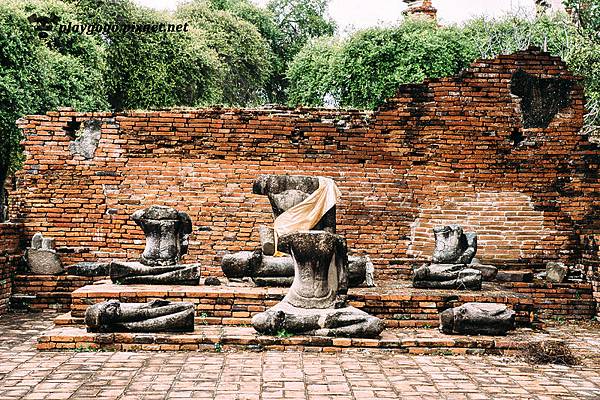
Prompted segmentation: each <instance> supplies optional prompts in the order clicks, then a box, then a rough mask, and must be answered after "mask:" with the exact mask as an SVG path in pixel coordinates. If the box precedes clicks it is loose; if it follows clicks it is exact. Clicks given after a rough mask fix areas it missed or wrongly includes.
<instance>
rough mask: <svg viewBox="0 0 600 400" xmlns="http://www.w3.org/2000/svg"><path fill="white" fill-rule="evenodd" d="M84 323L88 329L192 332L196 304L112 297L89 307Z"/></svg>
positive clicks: (90, 330)
mask: <svg viewBox="0 0 600 400" xmlns="http://www.w3.org/2000/svg"><path fill="white" fill-rule="evenodd" d="M85 324H86V325H87V330H88V332H146V333H152V332H192V331H193V330H194V304H192V303H174V302H171V301H167V300H154V301H151V302H149V303H121V302H119V301H118V300H110V301H105V302H102V303H98V304H94V305H92V306H90V307H88V308H87V310H86V312H85Z"/></svg>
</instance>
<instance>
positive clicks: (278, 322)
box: [252, 231, 384, 337]
mask: <svg viewBox="0 0 600 400" xmlns="http://www.w3.org/2000/svg"><path fill="white" fill-rule="evenodd" d="M279 246H280V248H281V249H282V250H283V251H285V252H286V253H289V254H291V255H292V257H293V260H294V271H295V275H294V281H293V283H292V286H291V287H290V289H289V292H288V293H287V295H286V296H285V298H284V299H283V300H282V301H281V302H280V303H278V304H277V305H275V306H274V307H272V308H270V309H269V310H267V311H265V312H263V313H260V314H257V315H255V316H254V318H253V319H252V325H253V326H254V328H255V329H256V330H257V331H258V332H260V333H262V334H268V335H275V334H277V333H278V332H279V331H282V330H285V331H287V332H290V333H294V334H304V335H318V336H349V337H376V336H378V335H379V334H380V333H381V331H382V330H383V329H384V324H383V322H382V321H381V320H380V319H379V318H376V317H373V316H371V315H369V314H367V313H365V312H364V311H361V310H359V309H357V308H354V307H351V306H349V305H348V304H347V301H346V297H347V290H348V285H347V282H348V271H347V265H348V260H347V247H346V241H345V240H344V239H343V238H342V237H341V236H338V235H334V234H332V233H329V232H326V231H308V232H296V233H290V234H287V235H285V236H282V237H281V238H280V242H279Z"/></svg>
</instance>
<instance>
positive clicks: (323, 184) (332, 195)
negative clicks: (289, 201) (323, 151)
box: [274, 177, 342, 257]
mask: <svg viewBox="0 0 600 400" xmlns="http://www.w3.org/2000/svg"><path fill="white" fill-rule="evenodd" d="M341 195H342V193H341V192H340V189H338V187H337V185H336V184H335V182H334V181H333V179H331V178H323V177H319V188H318V189H317V190H315V191H314V192H313V193H312V194H311V195H310V196H308V197H307V198H306V199H305V200H304V201H303V202H302V203H300V204H297V205H295V206H294V207H292V208H290V209H289V210H287V211H286V212H284V213H283V214H281V215H280V216H279V217H277V218H276V219H275V224H274V229H275V249H277V237H278V236H283V235H286V234H288V233H292V232H300V231H309V230H311V229H312V228H313V227H314V226H315V225H317V223H318V222H319V220H320V219H321V218H323V215H325V214H326V213H327V211H329V210H331V208H333V206H335V205H336V204H337V202H338V201H339V199H340V197H341ZM275 256H279V257H280V256H281V253H280V252H276V253H275Z"/></svg>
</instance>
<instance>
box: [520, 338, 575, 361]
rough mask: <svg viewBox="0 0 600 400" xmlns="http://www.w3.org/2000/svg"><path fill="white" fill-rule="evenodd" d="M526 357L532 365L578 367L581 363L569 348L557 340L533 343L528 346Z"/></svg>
mask: <svg viewBox="0 0 600 400" xmlns="http://www.w3.org/2000/svg"><path fill="white" fill-rule="evenodd" d="M525 356H526V358H527V360H528V361H529V362H530V363H532V364H561V365H577V364H578V363H579V360H578V359H577V357H575V355H574V354H573V352H572V351H571V349H570V348H569V346H567V344H565V343H564V342H562V341H557V340H540V341H536V342H531V343H529V344H528V345H527V348H526V350H525Z"/></svg>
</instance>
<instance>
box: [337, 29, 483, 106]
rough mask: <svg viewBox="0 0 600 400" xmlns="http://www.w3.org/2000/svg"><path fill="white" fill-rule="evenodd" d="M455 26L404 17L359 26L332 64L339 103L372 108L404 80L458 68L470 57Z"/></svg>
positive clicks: (444, 73) (469, 47) (471, 52)
mask: <svg viewBox="0 0 600 400" xmlns="http://www.w3.org/2000/svg"><path fill="white" fill-rule="evenodd" d="M474 58H475V57H474V49H473V47H472V45H471V44H470V43H469V42H468V41H466V40H464V38H463V37H462V36H461V32H460V30H459V29H457V28H454V27H449V28H440V27H437V26H436V25H435V24H434V23H433V22H427V21H422V20H413V19H407V20H405V21H404V22H402V23H401V24H399V25H398V26H395V27H391V28H371V29H367V30H364V31H360V32H358V33H356V34H355V35H353V36H351V37H350V38H349V39H348V40H347V41H345V42H344V43H343V44H342V46H341V50H340V54H339V57H338V58H337V60H336V64H337V65H336V66H335V72H334V75H335V78H334V80H335V85H336V87H337V93H339V99H338V100H339V103H340V104H341V105H342V106H350V107H360V108H374V107H376V106H377V105H379V104H381V102H382V101H384V100H385V99H386V98H388V97H390V96H393V95H394V94H395V92H396V90H397V89H398V86H399V85H401V84H404V83H416V82H421V81H423V79H425V78H436V77H442V76H449V75H453V74H456V73H458V72H459V71H460V70H461V69H462V68H464V67H466V66H467V65H468V64H469V62H470V61H471V60H472V59H474Z"/></svg>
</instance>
